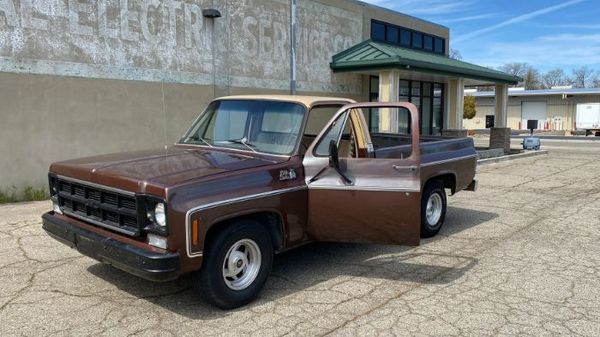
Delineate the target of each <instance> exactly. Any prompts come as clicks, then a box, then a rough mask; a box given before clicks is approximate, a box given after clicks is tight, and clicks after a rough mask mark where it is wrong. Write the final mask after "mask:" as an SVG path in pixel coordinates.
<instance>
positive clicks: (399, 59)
mask: <svg viewBox="0 0 600 337" xmlns="http://www.w3.org/2000/svg"><path fill="white" fill-rule="evenodd" d="M329 65H330V67H331V69H332V70H333V71H334V72H347V71H372V70H385V69H387V70H389V69H402V70H409V71H416V72H426V73H432V74H439V75H445V76H455V77H463V78H469V79H474V80H480V81H486V82H491V83H507V84H517V82H519V81H521V78H520V77H518V76H513V75H510V74H507V73H504V72H501V71H498V70H493V69H490V68H486V67H482V66H478V65H475V64H471V63H467V62H462V61H459V60H454V59H451V58H449V57H447V56H445V55H439V54H434V53H428V52H423V51H417V50H412V49H408V48H402V47H398V46H395V45H391V44H387V43H382V42H375V41H372V40H366V41H363V42H361V43H359V44H357V45H355V46H353V47H350V48H348V49H346V50H344V51H342V52H340V53H338V54H336V55H334V56H333V58H332V62H331V63H330V64H329Z"/></svg>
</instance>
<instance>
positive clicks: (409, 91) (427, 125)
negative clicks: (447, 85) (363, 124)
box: [368, 76, 444, 136]
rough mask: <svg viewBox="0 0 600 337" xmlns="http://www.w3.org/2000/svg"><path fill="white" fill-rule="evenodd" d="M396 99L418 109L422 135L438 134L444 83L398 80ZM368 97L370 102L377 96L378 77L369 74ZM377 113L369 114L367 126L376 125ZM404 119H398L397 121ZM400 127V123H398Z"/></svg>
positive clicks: (440, 125) (439, 131)
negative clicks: (411, 104) (409, 103)
mask: <svg viewBox="0 0 600 337" xmlns="http://www.w3.org/2000/svg"><path fill="white" fill-rule="evenodd" d="M399 86H400V88H398V89H399V90H398V93H399V96H398V101H400V102H411V103H413V104H414V105H415V106H416V107H417V109H419V113H420V116H419V117H420V119H419V125H420V128H421V130H420V132H421V134H422V135H436V136H437V135H440V134H441V130H442V127H443V125H442V121H443V115H444V108H443V107H444V102H443V100H444V84H443V83H434V82H422V81H409V80H402V79H401V80H400V82H399ZM369 87H370V88H369V97H370V99H371V101H372V102H374V101H377V99H378V97H379V78H378V77H377V76H371V78H370V85H369ZM374 119H377V114H370V116H369V118H368V120H369V127H371V126H372V125H378V123H379V120H374ZM404 122H405V121H402V120H399V121H398V123H399V124H401V123H404ZM399 127H402V125H399Z"/></svg>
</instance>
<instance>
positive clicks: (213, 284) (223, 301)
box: [193, 220, 273, 309]
mask: <svg viewBox="0 0 600 337" xmlns="http://www.w3.org/2000/svg"><path fill="white" fill-rule="evenodd" d="M207 245H208V247H207V248H208V249H207V250H205V253H204V257H203V265H202V268H201V269H200V270H199V271H197V272H196V273H195V274H194V276H193V284H194V288H195V290H196V292H197V293H199V294H200V296H202V297H203V298H204V299H205V300H206V301H207V302H209V303H211V304H213V305H215V306H217V307H219V308H221V309H233V308H237V307H239V306H242V305H245V304H247V303H249V302H250V301H252V300H253V299H254V298H255V297H256V296H257V295H258V293H259V292H260V291H261V289H262V288H263V286H264V284H265V281H266V280H267V276H268V275H269V272H270V271H271V266H272V264H273V242H272V240H271V236H270V235H269V233H268V232H267V230H266V229H265V228H264V226H262V225H261V224H260V223H258V222H256V221H254V220H242V221H238V222H235V223H232V224H231V225H229V226H227V227H225V228H224V229H222V230H221V231H220V232H218V233H217V234H216V235H214V236H212V237H211V239H210V242H207Z"/></svg>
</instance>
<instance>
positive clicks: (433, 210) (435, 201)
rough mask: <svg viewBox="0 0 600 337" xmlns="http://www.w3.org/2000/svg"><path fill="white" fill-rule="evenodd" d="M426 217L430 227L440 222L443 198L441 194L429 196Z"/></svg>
mask: <svg viewBox="0 0 600 337" xmlns="http://www.w3.org/2000/svg"><path fill="white" fill-rule="evenodd" d="M425 216H426V217H427V223H428V224H429V225H430V226H435V225H436V224H437V223H438V221H440V217H441V216H442V196H441V195H439V193H433V194H432V195H430V196H429V199H428V200H427V208H426V210H425Z"/></svg>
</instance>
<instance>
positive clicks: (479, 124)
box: [463, 88, 600, 132]
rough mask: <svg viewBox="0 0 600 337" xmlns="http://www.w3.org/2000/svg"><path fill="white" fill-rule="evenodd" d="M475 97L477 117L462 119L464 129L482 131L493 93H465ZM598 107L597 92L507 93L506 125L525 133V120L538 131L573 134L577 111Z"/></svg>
mask: <svg viewBox="0 0 600 337" xmlns="http://www.w3.org/2000/svg"><path fill="white" fill-rule="evenodd" d="M466 94H467V95H472V96H475V104H476V109H477V114H476V116H475V118H473V119H465V120H464V121H463V125H464V127H465V128H467V129H473V130H476V129H485V116H486V115H494V110H495V101H494V92H490V91H480V92H467V93H466ZM594 105H596V106H597V105H600V88H585V89H572V88H556V89H548V90H524V89H522V88H514V89H512V88H511V89H509V90H508V116H507V125H508V127H509V128H511V129H514V130H527V120H530V119H534V120H538V130H556V131H569V132H570V131H573V130H575V124H576V122H577V109H584V108H588V107H591V108H593V106H594Z"/></svg>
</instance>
